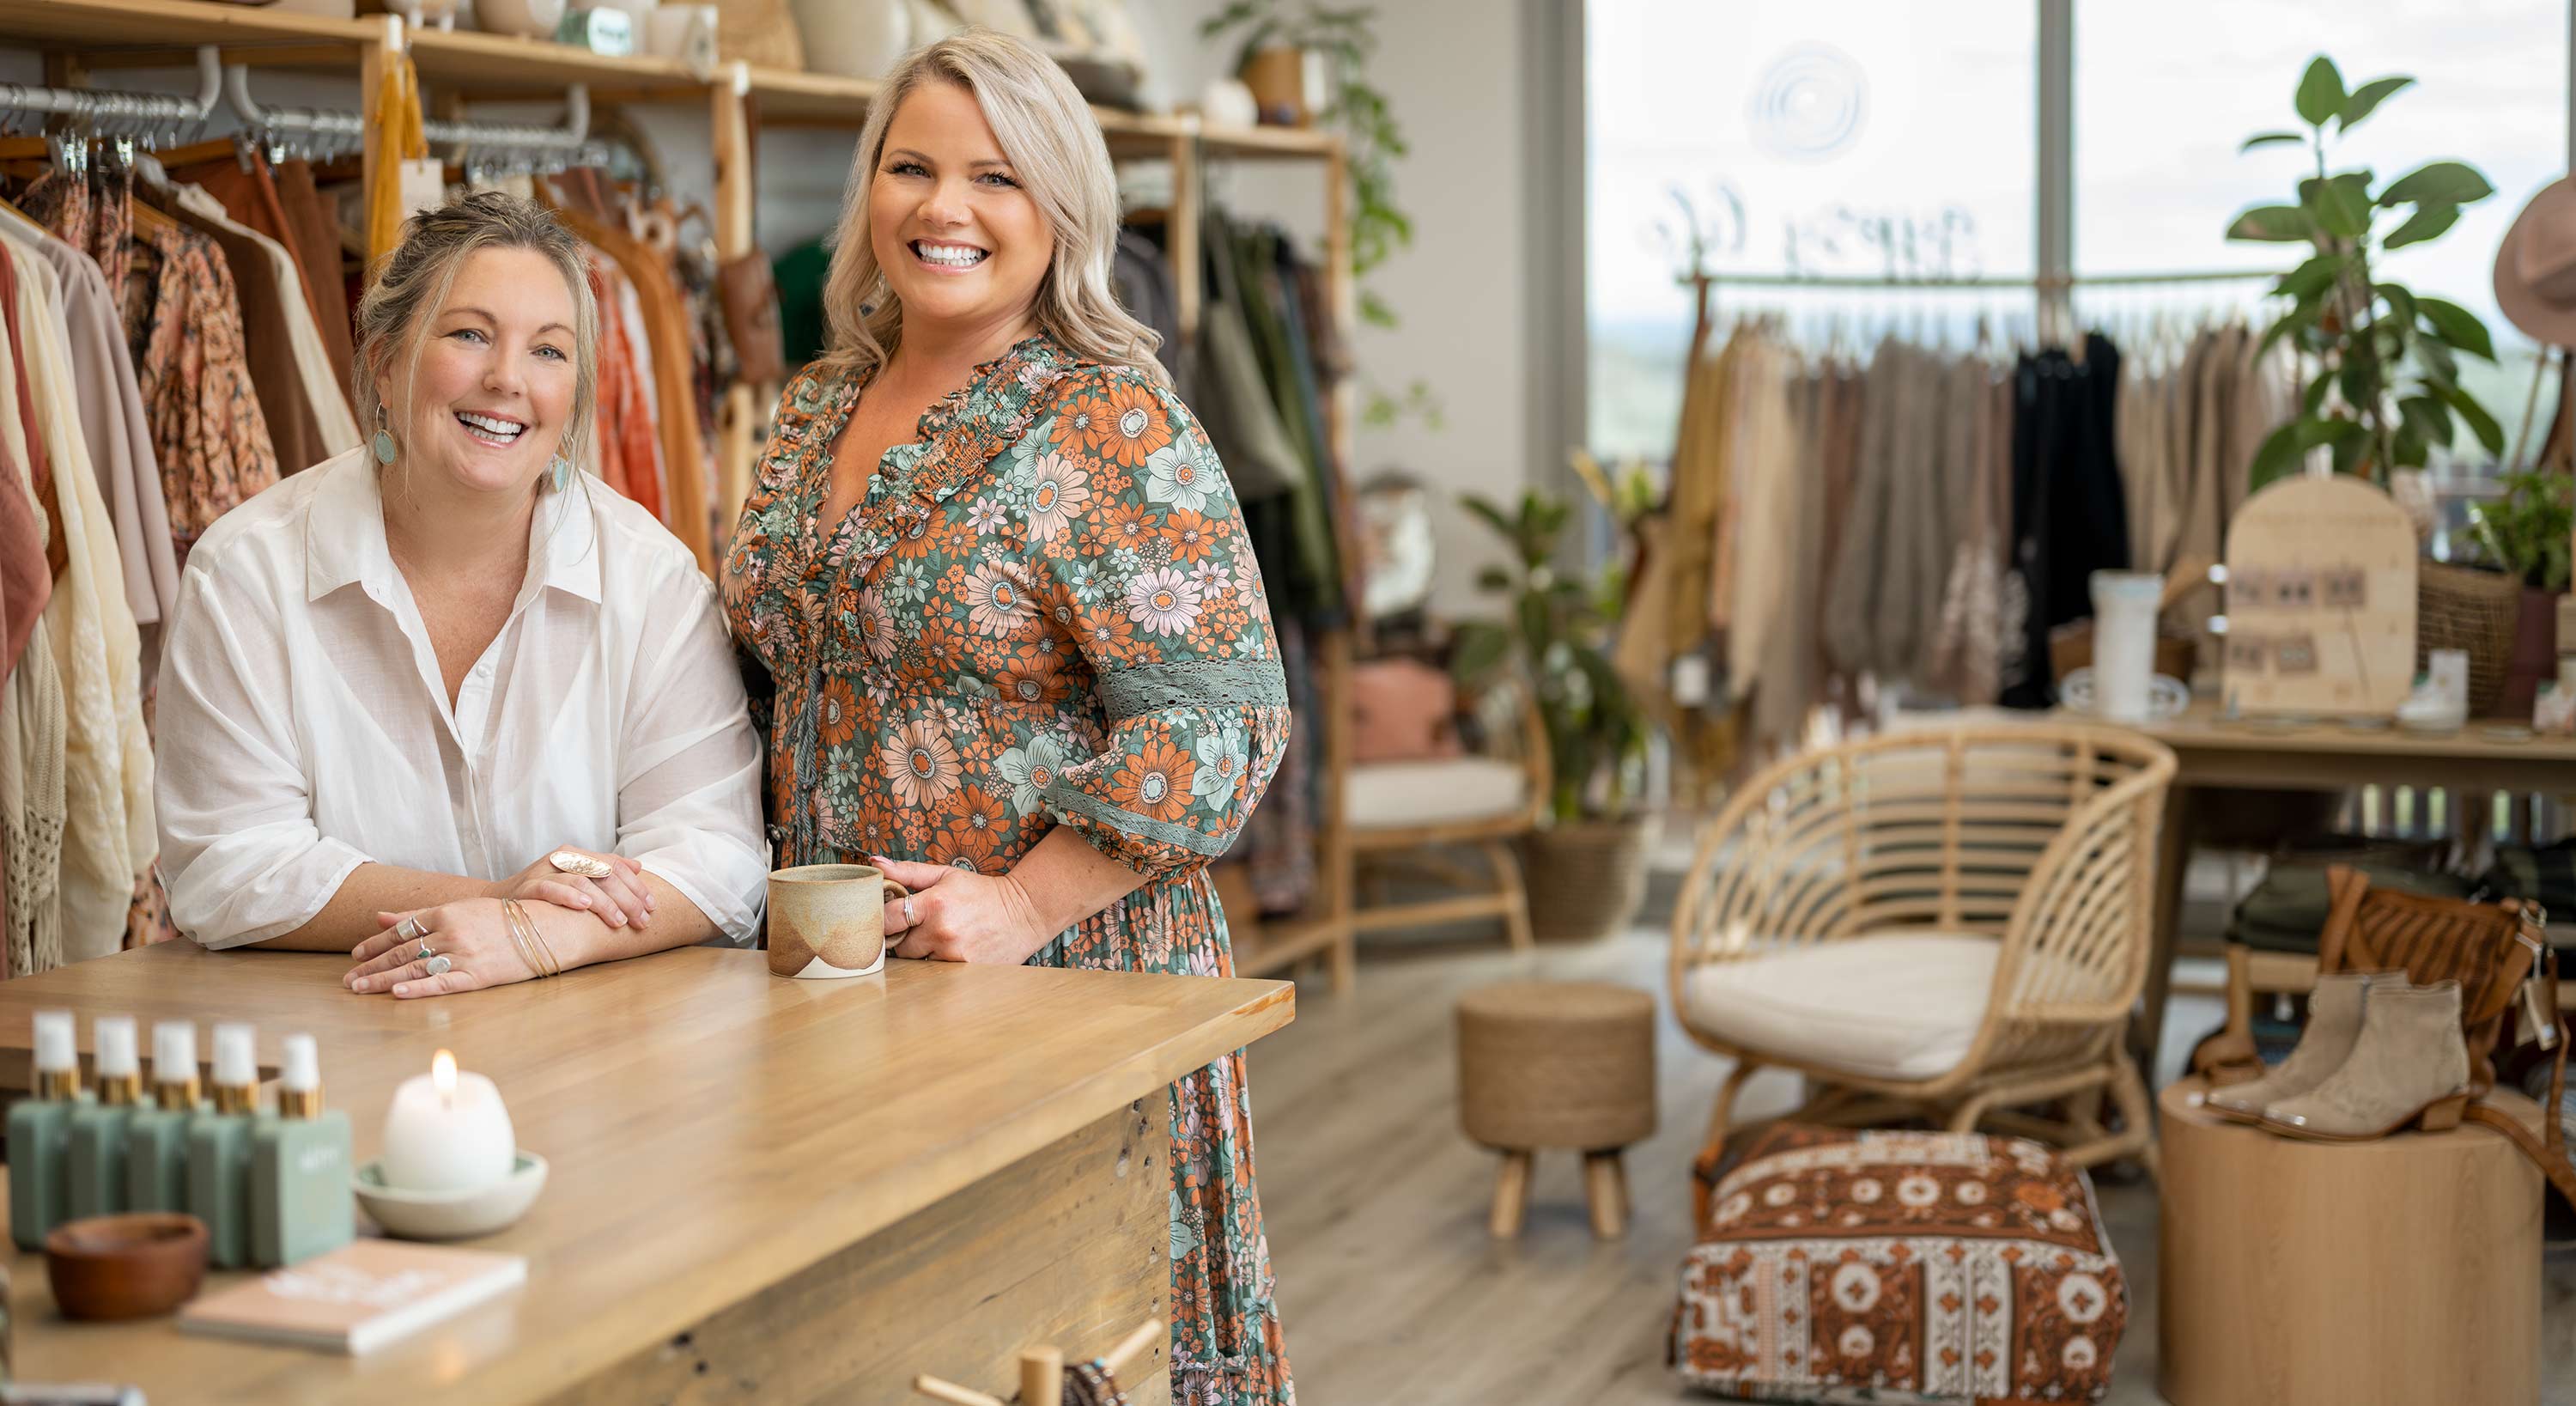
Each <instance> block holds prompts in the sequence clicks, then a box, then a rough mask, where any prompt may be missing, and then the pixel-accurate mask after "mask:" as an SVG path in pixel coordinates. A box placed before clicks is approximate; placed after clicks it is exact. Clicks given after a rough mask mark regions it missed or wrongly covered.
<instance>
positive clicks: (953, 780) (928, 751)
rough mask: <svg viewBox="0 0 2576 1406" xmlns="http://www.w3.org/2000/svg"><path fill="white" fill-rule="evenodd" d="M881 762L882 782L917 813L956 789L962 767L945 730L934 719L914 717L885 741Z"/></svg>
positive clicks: (954, 746) (881, 752) (897, 798)
mask: <svg viewBox="0 0 2576 1406" xmlns="http://www.w3.org/2000/svg"><path fill="white" fill-rule="evenodd" d="M879 757H880V759H881V760H882V761H883V762H884V763H885V774H886V780H887V781H888V782H889V783H891V784H892V785H893V787H894V796H895V799H896V800H898V801H901V802H902V803H904V804H905V805H907V806H911V807H913V808H914V809H916V810H918V809H920V808H922V807H924V806H928V805H932V804H934V803H936V802H938V801H941V800H945V799H946V798H947V797H948V795H949V793H950V792H953V791H955V790H956V789H957V777H958V774H959V772H960V771H961V770H962V768H961V767H960V766H959V765H958V762H957V747H956V744H954V743H952V742H950V741H949V740H948V732H947V729H945V728H942V727H941V726H940V725H939V721H938V719H936V718H915V719H913V720H912V721H911V722H909V723H906V724H904V725H903V727H902V728H901V729H900V730H898V731H897V732H896V733H895V735H894V736H893V737H892V738H891V739H889V740H888V741H887V742H886V744H885V746H884V747H883V748H882V749H881V750H880V752H879Z"/></svg>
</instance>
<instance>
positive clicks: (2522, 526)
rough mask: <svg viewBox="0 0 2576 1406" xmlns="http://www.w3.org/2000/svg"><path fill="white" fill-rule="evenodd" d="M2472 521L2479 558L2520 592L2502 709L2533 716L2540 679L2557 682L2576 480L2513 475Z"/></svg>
mask: <svg viewBox="0 0 2576 1406" xmlns="http://www.w3.org/2000/svg"><path fill="white" fill-rule="evenodd" d="M2469 523H2470V537H2471V539H2472V540H2473V541H2474V542H2475V543H2476V544H2477V551H2478V555H2479V556H2480V557H2481V558H2482V559H2484V560H2485V561H2486V562H2487V563H2489V564H2490V565H2493V566H2495V567H2496V568H2498V569H2500V570H2501V571H2503V572H2504V574H2505V575H2506V576H2507V577H2509V578H2511V579H2512V580H2513V581H2514V582H2515V583H2516V584H2517V585H2518V586H2519V587H2520V588H2521V593H2522V602H2521V605H2522V611H2521V615H2520V616H2519V618H2518V619H2517V621H2516V624H2515V628H2514V634H2513V655H2512V657H2511V658H2510V659H2509V660H2508V661H2507V662H2506V665H2505V676H2504V698H2503V701H2502V703H2501V704H2500V705H2499V709H2500V711H2501V712H2502V713H2503V714H2504V715H2505V716H2506V717H2513V718H2528V717H2530V716H2531V703H2532V698H2533V697H2534V695H2536V694H2537V693H2538V692H2539V690H2540V684H2541V681H2542V680H2544V679H2554V678H2556V677H2558V599H2559V597H2561V596H2564V595H2565V594H2567V577H2568V550H2569V541H2570V535H2571V533H2576V478H2570V477H2569V476H2568V475H2566V474H2563V473H2555V472H2552V471H2550V470H2548V469H2526V470H2524V471H2522V472H2520V473H2514V474H2507V475H2506V476H2505V479H2504V492H2502V493H2501V494H2498V495H2497V496H2496V497H2494V498H2492V499H2490V500H2488V501H2486V502H2484V503H2480V504H2477V505H2476V506H2474V507H2472V508H2470V509H2469Z"/></svg>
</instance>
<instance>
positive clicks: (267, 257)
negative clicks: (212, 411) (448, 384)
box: [174, 186, 360, 472]
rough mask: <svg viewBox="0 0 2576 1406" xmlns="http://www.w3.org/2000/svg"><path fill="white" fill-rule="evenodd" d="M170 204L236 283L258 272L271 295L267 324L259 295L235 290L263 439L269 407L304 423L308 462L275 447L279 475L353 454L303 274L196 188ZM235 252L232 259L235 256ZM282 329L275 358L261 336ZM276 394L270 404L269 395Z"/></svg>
mask: <svg viewBox="0 0 2576 1406" xmlns="http://www.w3.org/2000/svg"><path fill="white" fill-rule="evenodd" d="M174 199H175V200H176V201H177V202H178V206H179V208H180V209H181V210H182V211H183V212H185V214H186V215H188V216H189V217H191V218H193V219H195V220H198V221H202V222H203V223H202V224H201V225H199V226H198V228H200V230H201V231H202V232H203V233H206V234H208V235H211V236H213V237H214V238H215V239H216V242H217V244H218V246H219V247H221V248H222V249H223V251H224V259H225V262H226V264H227V265H228V266H229V267H230V268H231V270H232V272H233V274H234V276H235V278H236V280H237V281H238V280H239V279H240V278H241V275H242V271H243V269H244V268H245V267H246V266H254V265H255V266H257V267H260V268H263V269H265V271H266V276H265V277H264V278H262V279H261V280H260V281H259V287H260V288H266V289H270V290H273V295H274V300H275V304H276V306H275V310H274V312H275V316H274V318H273V319H272V318H271V317H270V315H269V314H268V313H267V312H265V311H262V310H261V309H260V308H259V306H258V305H259V303H260V302H261V297H260V293H259V291H258V289H257V288H254V287H253V286H252V285H251V284H249V283H247V282H242V283H240V285H239V292H240V295H241V301H242V322H243V332H244V334H245V345H246V346H247V347H248V349H249V352H250V366H251V375H252V381H253V384H254V385H255V386H256V387H257V389H258V393H259V396H260V408H261V410H262V412H263V413H265V414H267V415H268V417H269V422H270V439H271V440H272V442H274V441H275V440H276V438H277V435H276V429H275V426H276V421H277V416H276V414H275V413H274V412H273V411H271V410H270V407H271V406H272V405H274V404H277V403H279V402H280V401H284V402H289V403H291V405H292V413H293V414H294V415H296V416H297V417H298V418H299V419H300V420H309V422H310V433H311V436H312V442H311V446H310V447H311V448H312V449H313V450H314V451H315V453H314V456H313V457H312V458H310V459H305V458H300V457H296V456H294V455H290V454H288V453H287V452H286V449H285V447H284V446H283V445H282V444H281V445H279V446H278V464H279V467H280V468H281V469H285V470H288V471H290V472H291V471H293V470H295V469H302V468H308V467H310V466H312V465H314V464H318V463H320V462H322V461H323V460H324V459H327V458H330V457H331V456H333V455H335V454H346V453H348V452H349V451H350V450H352V449H355V448H357V447H358V445H359V443H360V436H359V433H358V421H357V417H356V416H354V415H353V414H351V413H350V410H349V402H348V396H347V391H346V389H345V378H346V375H347V373H346V372H345V371H340V370H335V369H333V368H334V367H335V366H336V365H345V363H335V362H333V361H332V360H331V357H332V350H331V347H330V346H329V344H328V343H327V342H326V341H325V339H324V337H323V334H322V329H321V327H320V326H319V325H318V324H317V322H316V320H315V317H314V313H313V308H312V306H311V304H309V303H308V302H307V301H306V296H305V291H304V290H305V287H306V284H305V282H304V278H303V273H302V270H301V269H300V267H299V266H298V264H297V263H296V259H295V256H294V255H293V254H292V253H291V252H289V251H288V249H287V247H286V246H285V245H284V244H281V243H279V242H278V241H277V240H275V239H273V238H270V237H269V236H268V235H266V234H263V233H261V232H259V231H257V230H254V229H251V228H249V227H247V226H245V225H242V224H239V223H236V222H235V221H234V220H233V219H232V218H231V217H230V216H229V215H227V214H226V213H225V211H224V207H223V205H222V204H221V202H219V201H217V200H216V199H215V198H214V197H213V196H212V195H210V194H208V193H207V192H205V191H204V190H202V189H199V188H198V187H196V186H179V187H176V188H175V192H174ZM236 248H238V250H239V252H238V253H236V252H235V251H236ZM272 321H273V322H274V324H275V325H278V326H282V327H283V328H284V330H285V333H286V335H285V337H284V339H283V341H282V342H281V343H280V346H282V347H283V348H284V350H283V351H281V350H279V349H278V348H275V347H268V346H266V345H264V338H265V333H264V331H263V329H264V328H266V327H268V326H270V325H271V323H272ZM272 385H274V386H275V387H276V392H275V395H274V396H272V393H271V390H270V387H271V386H272Z"/></svg>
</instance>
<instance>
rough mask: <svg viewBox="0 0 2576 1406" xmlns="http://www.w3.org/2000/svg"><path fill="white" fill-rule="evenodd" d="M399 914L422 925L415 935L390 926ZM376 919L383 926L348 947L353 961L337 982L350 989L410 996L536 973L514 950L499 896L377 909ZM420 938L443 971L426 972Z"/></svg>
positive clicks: (476, 986) (397, 921)
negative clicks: (440, 962)
mask: <svg viewBox="0 0 2576 1406" xmlns="http://www.w3.org/2000/svg"><path fill="white" fill-rule="evenodd" d="M529 916H530V917H531V918H533V917H534V916H535V915H534V914H533V913H532V914H530V915H529ZM405 918H418V919H419V920H420V926H421V927H422V928H423V929H425V930H426V932H425V934H424V935H423V936H422V937H421V938H420V939H418V940H411V939H406V938H404V937H402V936H401V935H399V934H398V933H396V932H395V931H394V929H395V927H396V925H398V924H400V923H401V922H402V920H403V919H405ZM376 922H377V923H378V924H379V925H380V926H382V927H383V928H384V931H383V932H380V933H378V934H376V935H375V936H374V937H371V938H368V939H367V940H366V941H364V942H361V943H359V944H358V945H357V946H355V947H353V948H351V949H349V957H350V959H351V960H352V961H353V962H355V963H356V965H354V966H352V967H350V968H349V972H348V974H347V975H346V976H343V977H342V978H340V981H341V984H342V985H344V986H346V987H348V988H349V989H350V990H352V991H356V992H359V993H362V994H366V993H373V992H378V991H390V992H392V993H393V994H394V995H396V996H398V997H401V998H402V999H404V1000H411V999H414V998H416V997H421V996H450V995H454V994H456V993H457V992H460V991H480V990H482V989H483V988H485V987H487V986H507V985H509V984H510V983H511V982H514V981H527V980H530V979H531V978H533V977H535V976H536V973H535V972H534V971H531V970H530V969H529V967H528V963H527V959H526V958H524V957H522V956H520V955H519V947H518V944H517V943H515V942H512V941H511V940H510V920H509V917H508V916H507V915H506V914H504V913H503V912H502V911H501V900H500V899H497V898H468V899H465V900H463V901H461V902H457V903H442V904H440V905H438V906H437V907H435V908H421V909H415V910H414V911H412V912H409V913H378V914H377V915H376ZM424 942H425V943H427V944H428V945H429V948H430V950H431V951H432V952H434V953H435V954H437V955H438V956H441V957H445V958H446V959H447V961H448V969H447V971H445V972H444V973H442V974H440V975H437V976H432V975H430V974H429V970H428V967H429V964H428V963H427V962H426V961H423V960H422V959H421V957H420V948H421V944H422V943H424Z"/></svg>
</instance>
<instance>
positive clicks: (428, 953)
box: [411, 942, 438, 962]
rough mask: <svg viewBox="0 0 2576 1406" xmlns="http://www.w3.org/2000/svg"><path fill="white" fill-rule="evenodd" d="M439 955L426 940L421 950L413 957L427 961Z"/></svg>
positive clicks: (420, 960) (415, 959)
mask: <svg viewBox="0 0 2576 1406" xmlns="http://www.w3.org/2000/svg"><path fill="white" fill-rule="evenodd" d="M437 955H438V953H436V952H435V951H432V950H431V948H430V945H429V944H428V943H426V942H424V943H422V944H421V945H420V950H419V951H418V952H415V953H413V954H412V957H411V959H412V960H413V961H415V962H426V961H428V960H429V959H430V958H432V957H435V956H437Z"/></svg>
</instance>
